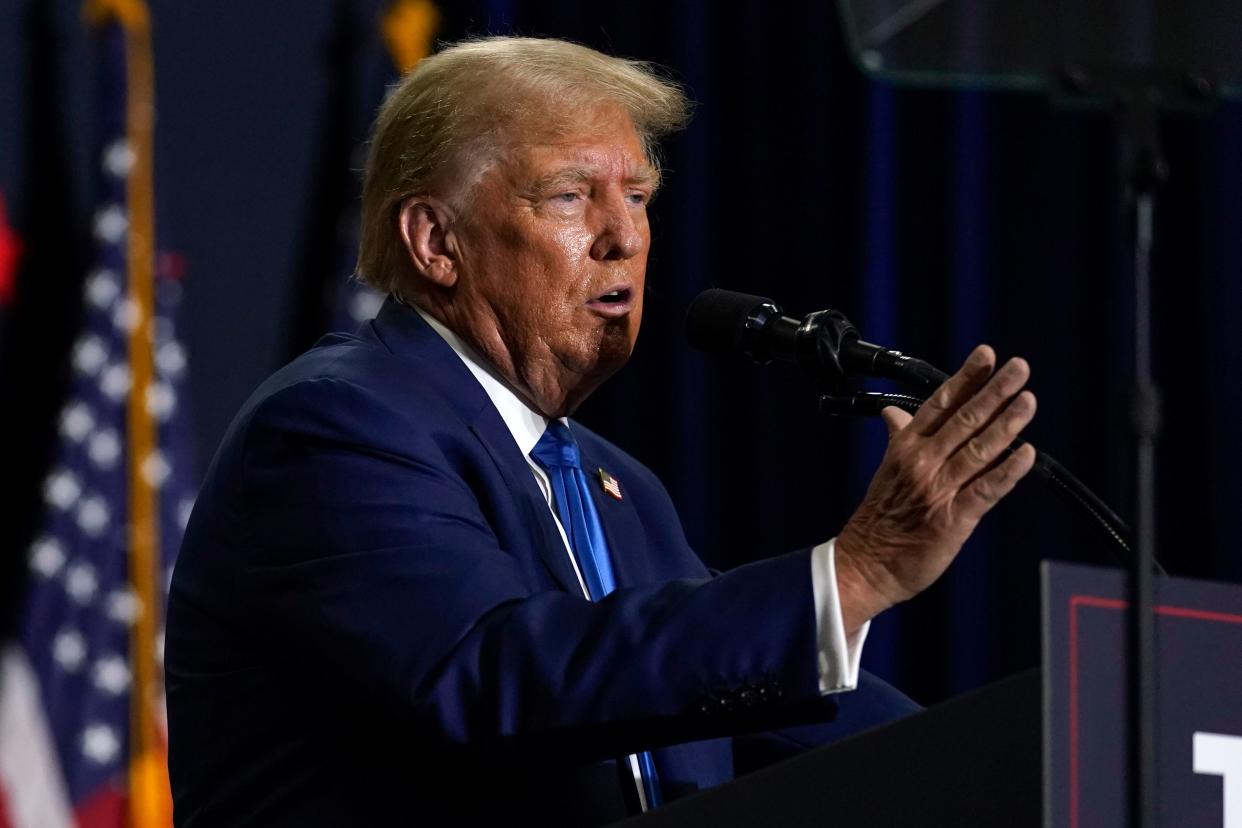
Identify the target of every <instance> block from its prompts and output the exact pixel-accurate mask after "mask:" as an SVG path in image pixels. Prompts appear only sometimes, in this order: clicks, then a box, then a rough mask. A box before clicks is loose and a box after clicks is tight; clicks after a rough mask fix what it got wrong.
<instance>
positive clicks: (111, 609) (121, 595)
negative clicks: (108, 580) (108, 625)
mask: <svg viewBox="0 0 1242 828" xmlns="http://www.w3.org/2000/svg"><path fill="white" fill-rule="evenodd" d="M141 612H142V602H141V601H139V600H138V596H136V595H134V592H133V590H131V589H118V590H114V591H113V592H112V593H111V594H109V595H108V618H110V619H112V620H113V621H115V622H117V623H118V624H124V625H125V626H127V627H128V626H130V625H132V624H133V623H134V622H135V621H137V620H138V615H139V614H140V613H141Z"/></svg>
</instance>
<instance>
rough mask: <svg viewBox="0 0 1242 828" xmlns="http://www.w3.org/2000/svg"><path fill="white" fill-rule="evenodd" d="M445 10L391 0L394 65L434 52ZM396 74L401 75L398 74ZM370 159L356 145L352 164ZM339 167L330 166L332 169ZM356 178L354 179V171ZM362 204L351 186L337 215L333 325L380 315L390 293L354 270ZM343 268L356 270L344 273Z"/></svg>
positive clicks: (383, 28) (388, 16)
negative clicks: (380, 290) (372, 285)
mask: <svg viewBox="0 0 1242 828" xmlns="http://www.w3.org/2000/svg"><path fill="white" fill-rule="evenodd" d="M439 25H440V11H439V9H438V8H437V7H436V4H435V3H433V2H431V0H390V2H388V3H387V5H386V6H385V9H384V12H383V14H382V15H381V17H380V21H379V28H380V35H381V37H382V38H383V41H384V44H385V46H386V47H387V49H388V54H389V56H390V57H391V59H392V65H393V68H394V69H395V70H396V71H397V72H398V73H399V74H400V75H404V74H406V73H407V72H409V71H410V70H411V69H413V68H414V67H415V66H416V65H417V64H418V62H419V61H420V60H422V59H423V58H424V57H426V56H427V55H428V54H430V53H431V49H432V45H433V42H434V38H435V33H436V29H437V27H438V26H439ZM394 80H395V79H394ZM365 163H366V143H365V142H363V143H362V144H359V145H358V146H356V147H355V148H354V150H353V152H352V158H351V159H350V169H351V170H360V169H362V168H363V166H364V165H365ZM334 172H335V171H333V170H329V171H327V175H332V174H334ZM350 181H351V184H352V183H354V179H353V177H352V176H350ZM360 214H361V205H360V204H359V201H358V198H357V197H356V193H354V192H353V191H352V190H351V191H350V192H349V194H348V196H347V198H346V201H345V203H344V204H343V205H341V206H340V208H339V213H338V214H337V217H336V227H335V228H334V232H335V244H334V247H335V250H334V254H335V255H334V261H335V263H336V266H335V268H334V269H333V270H332V271H331V275H330V276H329V284H328V287H327V292H328V296H327V297H326V298H327V303H328V306H329V308H330V317H331V318H330V319H329V320H328V322H329V326H330V327H329V329H330V330H333V331H353V330H357V328H358V326H359V325H361V324H362V323H363V322H367V321H369V320H371V319H374V318H375V316H376V315H377V314H378V313H379V310H380V307H381V306H382V305H383V304H384V295H383V294H381V293H378V292H376V291H375V290H373V289H372V288H370V287H368V286H367V285H365V284H363V283H362V282H360V281H359V280H358V279H356V278H354V277H353V276H352V272H353V269H354V263H355V262H356V260H357V258H358V235H359V224H360V219H361V215H360ZM342 274H351V275H348V276H343V275H342Z"/></svg>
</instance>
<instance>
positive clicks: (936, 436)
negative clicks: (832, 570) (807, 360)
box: [836, 345, 1035, 633]
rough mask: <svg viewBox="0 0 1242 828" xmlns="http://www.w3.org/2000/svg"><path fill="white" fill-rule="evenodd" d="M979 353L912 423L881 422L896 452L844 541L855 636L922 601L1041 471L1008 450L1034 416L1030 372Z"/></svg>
mask: <svg viewBox="0 0 1242 828" xmlns="http://www.w3.org/2000/svg"><path fill="white" fill-rule="evenodd" d="M995 366H996V353H995V352H994V351H993V350H992V349H991V348H989V347H988V346H987V345H980V346H979V347H977V348H975V350H974V351H972V352H971V354H970V356H969V357H967V358H966V362H965V363H964V364H963V365H962V367H961V369H960V370H959V371H958V372H957V373H956V374H954V375H953V376H952V377H950V378H949V379H948V380H946V381H945V383H944V385H942V386H941V387H940V388H939V389H937V390H936V392H935V393H934V394H933V395H932V396H931V397H930V398H929V399H928V400H927V402H925V403H924V404H923V406H922V407H921V408H920V409H919V410H918V413H917V414H915V415H914V416H913V417H911V415H909V414H907V413H906V412H904V411H901V410H900V409H897V408H886V409H884V411H883V412H882V416H883V418H884V422H885V423H886V424H887V425H888V431H889V440H888V449H887V451H885V453H884V459H883V460H882V461H881V462H880V467H879V468H878V469H876V473H875V476H874V477H873V478H872V479H871V485H870V486H869V487H868V489H867V494H866V496H865V497H864V498H863V502H862V504H861V505H860V506H859V507H858V509H857V511H855V512H854V514H853V516H852V517H850V519H849V521H847V522H846V524H845V527H844V528H843V529H842V530H841V533H840V534H839V535H838V536H837V543H836V566H837V582H838V587H839V592H840V596H841V611H842V615H843V618H844V621H845V629H846V632H847V633H853V632H854V631H855V630H857V629H858V628H859V627H860V626H861V625H862V624H863V623H864V622H865V621H867V620H868V619H870V618H872V617H874V616H875V615H878V614H879V613H881V612H883V611H884V610H886V609H888V608H889V607H891V606H893V605H894V604H897V603H899V602H901V601H905V600H907V599H908V598H911V597H913V596H914V595H917V594H918V593H919V592H922V591H923V590H924V589H926V588H927V587H928V586H930V585H931V584H932V582H933V581H935V580H936V579H937V578H939V577H940V575H941V574H942V573H943V572H944V571H945V569H947V568H948V566H949V564H950V563H952V562H953V559H954V558H955V557H956V556H957V553H958V552H959V551H960V550H961V548H962V544H963V543H965V541H966V538H968V537H969V536H970V533H971V532H973V531H974V528H975V526H976V525H978V523H979V520H980V518H982V517H983V515H984V514H986V513H987V511H988V510H989V509H991V508H992V507H993V506H994V505H995V504H996V503H997V502H998V501H999V500H1000V499H1001V498H1002V497H1004V496H1005V495H1006V494H1008V493H1009V491H1010V490H1011V489H1013V487H1014V485H1015V484H1017V482H1018V481H1019V480H1021V479H1022V477H1023V476H1024V475H1025V474H1026V473H1027V472H1029V471H1030V470H1031V466H1032V465H1033V464H1034V462H1035V449H1034V448H1033V447H1032V446H1030V445H1024V446H1023V447H1022V448H1020V449H1019V450H1017V451H1015V452H1014V453H1013V454H1011V455H1009V456H1008V457H1005V456H1004V451H1005V449H1006V447H1008V446H1009V444H1010V443H1011V442H1013V440H1014V438H1015V437H1017V436H1018V433H1019V432H1021V431H1022V429H1023V428H1025V427H1026V425H1027V423H1029V422H1030V421H1031V418H1032V417H1034V416H1035V395H1034V394H1032V393H1031V392H1030V391H1026V390H1023V386H1025V385H1026V382H1027V380H1028V379H1029V378H1030V373H1031V372H1030V367H1029V366H1028V365H1027V363H1026V361H1025V360H1023V359H1021V358H1014V359H1011V360H1009V361H1008V362H1006V363H1005V364H1004V365H1002V366H1001V367H1000V368H999V369H997V370H995V371H994V369H995Z"/></svg>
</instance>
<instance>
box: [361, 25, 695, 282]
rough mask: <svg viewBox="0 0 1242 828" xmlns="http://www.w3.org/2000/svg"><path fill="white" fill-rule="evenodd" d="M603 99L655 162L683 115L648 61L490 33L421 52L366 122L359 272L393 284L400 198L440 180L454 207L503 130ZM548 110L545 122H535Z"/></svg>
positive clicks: (675, 93) (673, 89)
mask: <svg viewBox="0 0 1242 828" xmlns="http://www.w3.org/2000/svg"><path fill="white" fill-rule="evenodd" d="M608 104H611V105H615V106H619V107H620V108H621V109H622V110H623V111H625V112H626V113H627V114H628V115H629V118H630V121H631V123H632V124H633V125H634V129H635V130H636V131H637V133H638V137H639V140H640V141H641V142H642V145H643V150H644V152H645V153H646V155H647V158H648V160H649V161H650V162H651V163H652V165H653V166H656V167H657V169H658V165H659V159H658V157H657V155H656V151H655V150H656V141H657V140H658V139H660V138H662V137H664V136H665V135H668V134H670V133H672V132H675V131H677V130H678V129H680V128H682V127H683V126H684V125H685V123H686V121H687V120H688V119H689V110H690V104H689V101H688V100H687V98H686V96H685V95H684V94H683V93H682V91H681V89H680V88H679V87H678V86H677V85H676V84H675V83H673V82H671V81H669V80H668V79H666V78H664V77H662V76H661V75H660V74H659V72H658V70H657V69H656V68H655V67H654V66H652V65H651V64H649V63H645V62H642V61H636V60H627V59H624V58H615V57H611V56H609V55H605V54H602V53H600V52H597V51H595V50H594V49H589V48H587V47H586V46H580V45H578V44H577V43H570V42H568V41H564V40H554V39H543V38H525V37H489V38H479V39H474V40H467V41H463V42H461V43H457V44H454V45H452V46H449V47H447V48H445V49H443V50H442V51H440V52H439V53H437V54H435V55H432V56H430V57H428V58H425V59H424V60H423V61H422V62H420V63H419V64H418V66H416V67H415V68H414V70H413V71H412V72H410V73H409V74H408V75H406V76H405V78H403V79H402V80H401V81H400V82H399V83H398V84H397V85H396V86H395V87H393V89H392V90H391V92H390V94H389V96H388V98H387V100H385V102H384V104H383V106H381V107H380V111H379V115H378V117H377V118H376V121H375V129H374V133H373V135H372V139H371V146H370V151H369V153H368V156H367V166H366V176H365V179H364V182H363V187H362V235H361V242H360V246H359V251H358V266H357V276H358V278H360V279H361V280H362V281H363V282H366V283H367V284H369V285H370V286H371V287H373V288H375V289H376V290H379V291H380V292H382V293H393V292H398V288H399V285H400V282H401V279H402V277H403V275H404V274H405V273H406V269H405V248H404V247H403V245H402V242H401V237H400V235H399V233H398V227H397V222H398V215H399V213H400V210H401V204H402V202H404V201H405V200H406V199H407V198H409V197H410V196H414V195H427V194H431V193H432V192H433V191H434V190H436V189H440V190H441V191H442V192H441V193H440V194H441V195H442V196H443V197H445V198H446V199H447V200H449V201H450V202H453V203H455V204H456V205H457V206H459V207H461V206H463V205H465V204H467V203H468V197H469V191H470V189H471V188H472V186H473V184H474V183H475V182H477V180H478V178H479V177H480V176H481V175H482V173H483V172H484V171H485V170H486V169H487V168H488V166H489V165H490V164H491V163H492V162H493V161H494V156H495V154H496V152H498V151H499V150H500V148H501V147H502V146H503V144H504V141H505V139H506V138H508V137H509V136H508V133H509V132H510V131H513V130H516V129H519V128H521V127H522V126H523V125H524V122H530V121H531V118H532V116H540V126H541V127H543V128H547V127H549V126H551V127H552V128H557V127H558V126H559V127H561V128H564V127H565V126H567V125H568V124H569V122H570V121H571V120H572V119H574V118H575V116H577V115H580V114H582V113H583V111H584V110H586V111H590V110H596V109H598V108H599V107H600V106H601V105H608ZM548 115H551V116H552V117H551V121H552V123H551V124H546V123H542V119H543V118H545V117H547V116H548ZM444 190H448V192H443V191H444Z"/></svg>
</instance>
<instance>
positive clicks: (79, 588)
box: [65, 562, 99, 606]
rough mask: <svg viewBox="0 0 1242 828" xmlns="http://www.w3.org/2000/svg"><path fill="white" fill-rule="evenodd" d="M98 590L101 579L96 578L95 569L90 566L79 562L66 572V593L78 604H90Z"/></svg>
mask: <svg viewBox="0 0 1242 828" xmlns="http://www.w3.org/2000/svg"><path fill="white" fill-rule="evenodd" d="M98 589H99V579H98V578H96V577H95V568H94V567H93V566H91V565H90V564H88V563H84V562H78V563H75V564H73V565H72V566H70V567H69V569H68V571H66V573H65V592H67V593H69V597H70V598H72V599H73V600H74V601H76V602H77V603H78V604H81V605H83V606H84V605H86V604H89V603H90V602H91V600H92V599H94V597H95V593H96V591H98Z"/></svg>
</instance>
